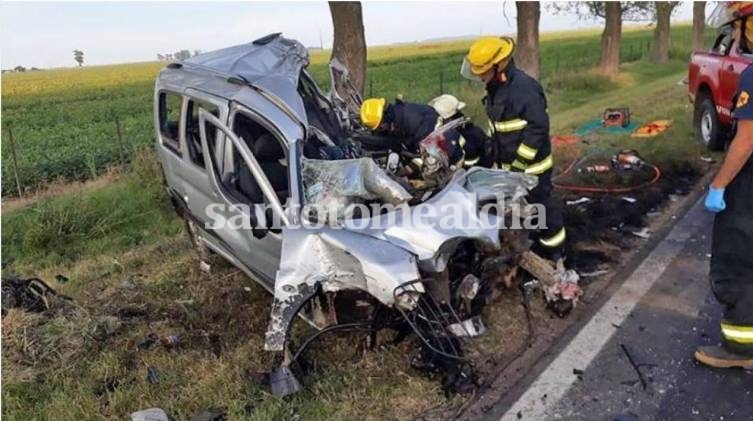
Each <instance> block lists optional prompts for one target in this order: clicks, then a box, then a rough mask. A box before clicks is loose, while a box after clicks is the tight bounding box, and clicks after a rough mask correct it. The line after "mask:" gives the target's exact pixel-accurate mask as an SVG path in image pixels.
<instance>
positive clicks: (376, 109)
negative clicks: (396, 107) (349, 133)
mask: <svg viewBox="0 0 753 421" xmlns="http://www.w3.org/2000/svg"><path fill="white" fill-rule="evenodd" d="M386 103H387V100H386V99H384V98H369V99H367V100H366V101H364V102H363V103H362V104H361V123H363V125H364V126H366V127H368V128H369V129H371V130H375V129H376V128H377V127H379V124H381V122H382V117H384V105H385V104H386Z"/></svg>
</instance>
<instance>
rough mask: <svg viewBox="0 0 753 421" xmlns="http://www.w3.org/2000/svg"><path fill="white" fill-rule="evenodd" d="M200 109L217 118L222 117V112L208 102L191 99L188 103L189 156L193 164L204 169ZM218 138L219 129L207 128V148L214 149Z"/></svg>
mask: <svg viewBox="0 0 753 421" xmlns="http://www.w3.org/2000/svg"><path fill="white" fill-rule="evenodd" d="M199 108H203V109H205V110H207V111H209V112H210V113H211V114H212V115H214V116H215V117H219V116H220V110H219V109H218V108H217V107H216V106H215V105H213V104H210V103H208V102H204V101H199V100H194V99H191V100H189V101H188V111H187V113H186V114H187V115H188V120H187V121H186V146H187V148H188V156H189V158H190V159H191V162H193V163H194V164H196V165H198V166H200V167H202V168H204V153H203V151H202V149H201V133H200V132H199ZM216 137H217V129H216V128H215V127H212V126H207V141H208V142H209V144H208V145H207V146H209V147H210V149H212V146H213V145H214V141H215V138H216Z"/></svg>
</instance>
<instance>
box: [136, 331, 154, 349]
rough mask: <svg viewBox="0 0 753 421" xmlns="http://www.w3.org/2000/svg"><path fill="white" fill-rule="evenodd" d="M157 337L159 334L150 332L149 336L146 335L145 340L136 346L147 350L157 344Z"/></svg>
mask: <svg viewBox="0 0 753 421" xmlns="http://www.w3.org/2000/svg"><path fill="white" fill-rule="evenodd" d="M157 339H158V338H157V335H155V334H154V333H150V334H148V335H147V336H146V337H145V338H144V340H143V341H141V342H139V343H138V344H136V346H137V347H138V348H139V349H142V350H147V349H149V348H151V347H152V345H154V344H155V343H156V342H157Z"/></svg>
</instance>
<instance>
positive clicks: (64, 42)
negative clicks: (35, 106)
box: [0, 1, 692, 69]
mask: <svg viewBox="0 0 753 421" xmlns="http://www.w3.org/2000/svg"><path fill="white" fill-rule="evenodd" d="M362 4H363V20H364V28H365V32H366V43H367V45H383V44H392V43H399V42H414V41H422V40H427V39H434V38H447V37H463V36H474V35H479V34H481V33H483V34H510V33H514V32H515V4H513V3H512V2H509V3H505V4H504V6H503V3H502V2H499V1H494V2H469V1H462V2H461V1H457V2H364V3H362ZM503 8H504V9H505V13H506V14H507V17H508V19H505V17H504V15H503ZM691 18H692V3H691V2H684V3H683V4H681V5H680V6H679V7H678V10H677V12H676V13H675V15H674V16H673V19H674V20H683V21H689V20H690V19H691ZM599 25H600V23H599V22H598V21H590V22H589V21H583V20H579V19H578V17H577V16H575V15H572V14H566V15H562V14H554V13H552V12H551V11H550V10H549V9H548V8H547V7H546V6H544V7H542V16H541V22H540V28H541V31H542V32H545V31H552V30H563V29H575V28H586V27H594V26H599ZM272 32H282V33H283V34H284V35H285V36H286V37H289V38H294V39H297V40H299V41H300V42H302V43H303V44H304V45H306V46H309V47H318V46H321V45H323V46H324V48H329V47H331V45H332V20H331V18H330V14H329V8H328V6H327V3H326V2H319V1H311V2H280V1H277V2H242V3H241V2H232V3H220V2H211V3H210V2H190V3H181V2H155V3H136V2H131V3H124V2H118V3H116V2H102V3H99V2H83V3H63V2H52V3H31V2H5V1H3V2H0V67H2V68H3V69H7V68H12V67H15V66H17V65H23V66H25V67H32V66H34V67H39V68H49V67H67V66H73V65H75V64H76V63H75V62H74V61H73V53H72V51H73V50H74V49H79V50H82V51H83V52H84V60H85V64H86V65H98V64H110V63H123V62H134V61H149V60H155V59H156V57H157V54H158V53H172V52H175V51H179V50H182V49H187V50H190V51H193V50H201V51H210V50H213V49H217V48H222V47H227V46H230V45H235V44H241V43H244V42H249V41H253V40H254V39H256V38H258V37H260V36H263V35H266V34H269V33H272Z"/></svg>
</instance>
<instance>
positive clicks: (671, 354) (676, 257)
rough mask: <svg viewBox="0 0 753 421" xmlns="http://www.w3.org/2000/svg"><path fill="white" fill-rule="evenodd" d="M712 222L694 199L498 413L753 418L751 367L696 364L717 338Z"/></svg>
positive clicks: (509, 416)
mask: <svg viewBox="0 0 753 421" xmlns="http://www.w3.org/2000/svg"><path fill="white" fill-rule="evenodd" d="M712 220H713V217H712V215H710V214H709V213H707V212H705V211H704V210H703V207H702V203H701V202H700V201H699V202H697V203H696V204H695V205H694V206H693V207H692V208H691V210H690V211H689V212H688V213H687V214H686V215H685V216H684V217H682V219H681V220H680V221H679V222H678V223H677V224H676V225H675V227H674V228H673V229H672V231H671V232H670V233H669V234H668V235H667V237H666V238H664V239H663V240H662V241H661V242H659V243H658V245H657V246H656V248H655V249H654V250H653V251H652V252H651V253H650V254H649V255H648V257H647V258H646V259H644V260H643V261H642V263H641V264H640V265H639V266H638V267H637V268H636V269H635V271H634V272H633V273H632V275H630V276H629V277H628V278H627V279H626V280H625V281H624V283H623V284H622V285H621V286H620V287H619V288H618V289H617V290H616V291H615V293H614V294H613V295H612V296H611V297H610V298H609V300H608V301H606V302H605V303H604V305H603V306H602V307H601V309H600V310H599V311H598V312H596V313H595V314H594V316H593V317H592V318H591V319H590V320H589V321H588V322H587V323H586V324H585V325H583V327H581V328H580V330H579V331H578V332H577V333H576V334H575V335H574V336H573V337H572V339H570V341H569V343H567V344H565V345H563V346H562V348H561V349H560V350H559V351H558V352H557V353H556V354H555V355H553V356H552V357H551V358H550V359H551V362H549V363H548V364H540V366H541V367H539V369H538V370H539V371H538V372H537V373H534V374H532V375H530V376H529V378H528V380H527V384H525V385H520V387H518V388H517V389H518V390H516V391H514V392H513V393H511V396H508V397H507V398H506V399H504V401H503V402H501V403H500V406H501V407H498V408H495V409H496V411H493V412H494V413H496V414H501V413H504V415H503V416H502V419H503V420H518V419H523V420H542V419H564V420H620V421H628V420H746V421H749V420H753V371H744V370H740V369H732V370H717V369H709V368H706V367H703V366H701V365H699V364H697V363H696V362H695V361H694V359H693V351H694V349H695V348H696V347H697V346H698V345H702V344H715V343H718V342H719V335H720V334H719V327H718V326H719V318H720V309H719V306H718V305H717V304H716V301H715V300H714V297H713V295H711V293H710V290H709V284H708V264H709V257H710V254H709V253H710V237H711V224H712ZM631 359H632V362H631ZM639 372H640V375H639ZM490 415H491V414H490ZM495 418H498V416H497V417H495Z"/></svg>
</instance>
